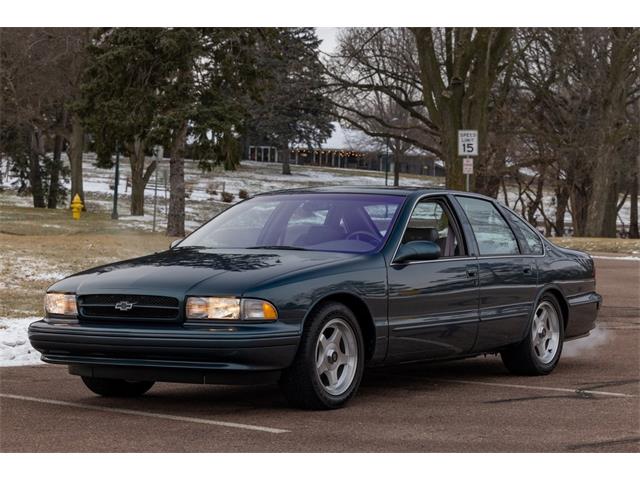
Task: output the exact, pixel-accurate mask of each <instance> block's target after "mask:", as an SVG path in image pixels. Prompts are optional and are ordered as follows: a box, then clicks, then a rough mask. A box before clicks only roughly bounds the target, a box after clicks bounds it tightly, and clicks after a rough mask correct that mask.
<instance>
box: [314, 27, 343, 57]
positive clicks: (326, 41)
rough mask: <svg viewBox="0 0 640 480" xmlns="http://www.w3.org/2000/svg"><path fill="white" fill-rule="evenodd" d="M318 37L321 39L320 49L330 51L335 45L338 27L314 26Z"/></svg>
mask: <svg viewBox="0 0 640 480" xmlns="http://www.w3.org/2000/svg"><path fill="white" fill-rule="evenodd" d="M316 32H317V33H318V38H319V39H320V40H322V45H320V50H322V51H323V52H325V53H332V52H333V50H334V49H335V48H336V45H337V40H338V39H337V38H336V37H337V36H338V27H316Z"/></svg>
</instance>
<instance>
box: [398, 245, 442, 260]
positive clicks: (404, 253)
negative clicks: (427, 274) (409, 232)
mask: <svg viewBox="0 0 640 480" xmlns="http://www.w3.org/2000/svg"><path fill="white" fill-rule="evenodd" d="M441 254H442V253H441V252H440V246H439V245H438V244H437V243H435V242H428V241H426V240H416V241H413V242H407V243H405V244H404V245H402V246H401V247H400V248H399V249H398V253H396V258H395V260H394V261H395V262H397V263H405V262H411V261H416V260H436V259H437V258H440V255H441Z"/></svg>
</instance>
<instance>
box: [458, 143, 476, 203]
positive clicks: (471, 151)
mask: <svg viewBox="0 0 640 480" xmlns="http://www.w3.org/2000/svg"><path fill="white" fill-rule="evenodd" d="M458 155H459V156H461V157H464V158H463V160H462V173H463V174H464V175H466V177H467V178H466V184H467V192H468V191H469V176H470V175H473V158H472V157H477V156H478V131H477V130H458Z"/></svg>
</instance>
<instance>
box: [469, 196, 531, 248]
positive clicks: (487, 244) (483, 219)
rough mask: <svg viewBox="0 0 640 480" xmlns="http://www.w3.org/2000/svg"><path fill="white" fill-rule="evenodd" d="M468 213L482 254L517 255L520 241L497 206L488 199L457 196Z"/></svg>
mask: <svg viewBox="0 0 640 480" xmlns="http://www.w3.org/2000/svg"><path fill="white" fill-rule="evenodd" d="M457 198H458V201H459V202H460V205H462V208H463V209H464V211H465V213H466V214H467V218H468V219H469V223H471V228H473V233H474V234H475V236H476V241H477V242H478V248H479V249H480V255H517V254H519V253H520V250H519V249H518V242H517V241H516V237H515V235H514V234H513V232H512V231H511V228H510V227H509V225H508V224H507V222H506V221H505V220H504V218H502V215H500V212H498V210H497V209H496V207H495V206H494V205H493V204H492V203H491V202H488V201H486V200H481V199H478V198H471V197H457Z"/></svg>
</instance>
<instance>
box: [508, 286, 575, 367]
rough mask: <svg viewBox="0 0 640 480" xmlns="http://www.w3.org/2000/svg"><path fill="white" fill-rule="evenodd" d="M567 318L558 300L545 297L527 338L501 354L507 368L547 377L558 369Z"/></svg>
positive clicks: (538, 305)
mask: <svg viewBox="0 0 640 480" xmlns="http://www.w3.org/2000/svg"><path fill="white" fill-rule="evenodd" d="M563 340H564V319H563V317H562V310H561V309H560V305H558V301H557V300H556V298H555V297H554V296H553V295H551V294H545V295H543V296H542V298H541V299H540V301H539V302H538V304H537V305H536V309H535V311H534V313H533V318H532V320H531V326H530V328H529V332H528V334H527V337H526V338H525V339H524V340H523V341H522V342H520V343H518V344H517V345H513V346H511V347H509V348H508V349H506V350H504V351H503V352H502V353H501V356H502V361H503V363H504V365H505V366H506V367H507V369H508V370H509V371H510V372H512V373H515V374H519V375H546V374H548V373H551V371H552V370H553V369H554V368H555V367H556V365H557V364H558V361H559V360H560V354H561V353H562V344H563Z"/></svg>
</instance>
